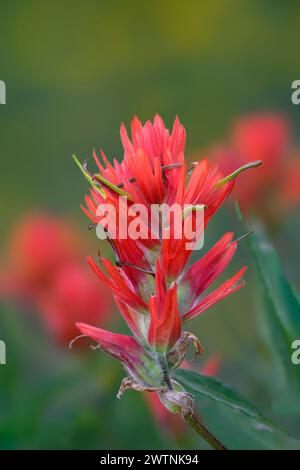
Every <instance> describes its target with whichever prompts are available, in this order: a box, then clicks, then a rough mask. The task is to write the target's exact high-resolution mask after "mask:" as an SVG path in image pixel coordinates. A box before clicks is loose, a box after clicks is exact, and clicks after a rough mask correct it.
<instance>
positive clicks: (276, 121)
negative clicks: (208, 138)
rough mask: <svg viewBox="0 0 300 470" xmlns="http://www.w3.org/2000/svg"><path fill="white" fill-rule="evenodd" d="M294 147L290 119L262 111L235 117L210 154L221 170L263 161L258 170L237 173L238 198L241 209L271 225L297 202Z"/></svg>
mask: <svg viewBox="0 0 300 470" xmlns="http://www.w3.org/2000/svg"><path fill="white" fill-rule="evenodd" d="M293 147H294V140H293V132H292V125H291V123H290V121H289V120H288V119H287V118H285V117H284V116H283V115H281V114H276V113H265V114H263V113H261V114H254V115H249V116H245V117H242V118H240V119H239V120H237V121H236V122H235V123H234V124H233V126H232V128H231V130H230V132H229V136H228V141H227V142H225V143H223V144H220V145H216V146H214V147H213V148H212V149H211V150H210V152H209V153H210V157H211V159H212V161H214V162H216V163H217V164H218V165H219V166H220V168H221V169H222V170H223V171H224V172H231V171H232V170H233V169H234V168H236V167H237V166H240V165H243V164H244V163H246V162H247V161H251V160H257V159H258V160H261V161H262V163H263V167H262V168H261V169H260V171H258V172H253V173H252V174H249V173H244V174H243V175H241V176H240V184H239V185H238V187H237V190H236V191H237V199H238V202H239V204H240V206H241V209H242V210H243V211H246V212H250V211H254V212H257V213H259V214H260V215H262V216H263V217H264V219H265V221H266V222H268V223H270V224H272V223H273V222H276V220H278V218H279V217H280V216H281V215H282V214H283V213H284V212H285V211H286V210H287V209H291V208H293V207H294V206H295V205H296V204H299V202H300V191H299V183H298V182H299V178H297V174H298V176H299V174H300V158H299V157H296V158H295V157H294V156H293V154H294V148H293Z"/></svg>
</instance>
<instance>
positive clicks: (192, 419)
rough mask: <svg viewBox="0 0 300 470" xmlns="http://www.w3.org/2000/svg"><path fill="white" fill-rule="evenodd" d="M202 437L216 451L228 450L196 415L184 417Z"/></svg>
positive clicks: (191, 414)
mask: <svg viewBox="0 0 300 470" xmlns="http://www.w3.org/2000/svg"><path fill="white" fill-rule="evenodd" d="M182 418H183V420H184V421H185V422H186V423H187V424H188V425H189V426H191V427H192V428H193V429H194V431H196V432H197V433H198V434H200V436H201V437H202V438H203V439H204V440H205V441H207V442H208V443H209V444H210V445H211V446H212V447H213V448H214V449H215V450H228V449H226V447H225V446H224V445H223V444H222V443H221V442H220V441H219V440H218V439H217V438H216V437H215V436H214V435H213V434H212V433H211V432H210V431H209V430H208V429H207V428H206V427H205V426H204V424H202V423H201V422H200V421H199V420H198V419H197V418H196V416H195V415H194V413H190V414H188V415H186V416H183V417H182Z"/></svg>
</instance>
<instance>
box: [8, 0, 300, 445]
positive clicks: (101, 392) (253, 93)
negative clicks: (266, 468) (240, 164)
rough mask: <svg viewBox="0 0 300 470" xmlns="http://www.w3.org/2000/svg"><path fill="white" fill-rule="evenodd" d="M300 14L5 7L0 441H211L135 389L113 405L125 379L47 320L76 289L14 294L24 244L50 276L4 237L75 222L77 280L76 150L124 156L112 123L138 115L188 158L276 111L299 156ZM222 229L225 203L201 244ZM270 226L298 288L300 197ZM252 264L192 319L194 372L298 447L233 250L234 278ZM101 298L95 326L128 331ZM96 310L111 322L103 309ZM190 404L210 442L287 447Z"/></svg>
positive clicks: (88, 244)
mask: <svg viewBox="0 0 300 470" xmlns="http://www.w3.org/2000/svg"><path fill="white" fill-rule="evenodd" d="M299 21H300V4H299V2H298V1H296V0H295V1H292V0H287V1H285V2H282V1H274V0H264V1H259V0H251V1H250V0H248V1H247V0H242V1H241V0H218V1H203V2H198V1H196V0H195V1H187V2H179V1H177V0H173V1H151V2H136V1H127V2H121V1H96V0H89V1H87V2H83V1H78V0H72V1H66V0H63V1H56V0H55V1H51V2H50V1H48V2H38V1H37V0H28V1H26V2H22V1H19V0H15V1H14V2H1V5H0V79H1V80H4V81H5V82H6V85H7V104H6V105H1V106H0V152H1V172H0V180H1V199H0V207H1V219H2V223H1V226H0V235H1V281H2V284H3V286H4V287H3V289H2V291H1V294H2V295H1V310H0V339H3V340H5V342H6V345H7V364H6V365H0V384H1V385H0V448H2V449H10V448H13V449H16V448H22V449H24V448H25V449H27V448H59V449H60V448H63V449H92V448H96V449H101V448H109V449H132V448H142V449H151V448H206V446H205V444H203V443H201V442H199V440H198V439H197V437H195V436H194V435H193V433H190V432H189V431H188V430H186V429H185V428H184V429H183V430H178V429H177V430H175V432H174V429H173V430H171V431H170V428H169V427H168V426H166V425H165V423H164V422H163V420H159V419H157V417H156V419H155V417H154V415H153V410H152V408H151V407H149V403H148V402H147V401H146V400H145V399H144V398H143V397H142V396H141V394H137V393H135V392H128V394H125V395H124V397H123V399H122V400H116V392H117V390H118V386H119V382H120V381H121V378H122V376H123V371H122V370H121V367H120V366H119V364H118V363H117V362H116V361H113V360H112V359H111V358H109V357H106V356H105V355H104V353H103V354H102V353H100V352H99V351H91V350H90V349H89V344H88V343H87V344H84V345H81V346H82V347H81V348H80V347H75V348H74V350H73V349H72V350H69V349H68V341H67V339H66V337H64V335H63V334H62V335H60V336H59V335H58V334H57V331H58V329H59V328H57V327H56V325H55V326H53V321H51V315H53V316H54V315H57V312H58V311H59V312H60V314H61V315H65V318H67V319H69V322H74V319H72V312H73V310H72V309H73V308H75V304H76V305H77V306H78V302H80V301H79V300H78V299H77V298H76V297H75V300H74V299H73V300H74V304H72V297H73V295H72V294H73V293H74V295H75V292H74V289H73V285H71V286H69V287H68V288H67V294H66V297H67V301H65V297H64V295H65V290H64V289H65V288H66V286H65V282H64V281H62V286H63V287H62V290H63V292H64V293H63V294H62V297H63V298H64V301H62V302H61V303H60V304H59V306H57V302H56V301H57V299H58V298H59V295H60V294H58V293H57V292H58V291H59V289H58V291H57V290H55V289H54V288H53V287H51V289H52V290H51V289H50V287H49V286H48V285H46V287H45V289H46V290H45V289H44V291H43V296H42V297H43V298H42V300H41V299H40V298H39V299H38V302H31V301H29V302H28V299H26V297H28V295H27V294H28V289H29V287H28V285H26V286H25V287H24V286H23V285H22V286H21V288H20V286H19V285H18V286H17V287H16V285H15V284H16V283H15V280H14V279H12V278H10V274H11V273H10V271H11V265H12V261H11V259H12V258H14V260H15V264H18V260H20V258H22V256H23V255H24V250H25V252H26V253H27V255H28V257H29V259H30V257H31V256H32V257H34V258H35V257H37V258H36V259H35V261H36V260H38V263H37V264H38V266H40V267H43V265H44V266H45V271H46V273H47V272H48V265H47V263H46V261H45V259H44V255H41V254H40V252H37V253H36V252H35V251H34V249H35V247H36V243H35V241H33V242H32V243H31V245H30V247H31V248H32V249H33V251H32V254H31V252H30V250H29V249H28V248H26V246H25V248H24V247H22V243H21V241H20V240H21V239H23V238H22V237H23V234H22V230H21V232H20V231H19V242H18V241H17V242H15V244H12V240H13V235H14V234H15V230H16V226H17V225H18V224H19V220H20V218H22V219H23V220H24V217H25V214H32V213H37V212H38V213H39V214H44V215H45V214H47V216H48V215H50V216H51V217H52V218H54V219H55V220H56V219H57V220H59V221H60V223H61V222H62V223H67V221H69V220H72V224H73V226H72V227H73V228H72V234H73V235H74V234H75V233H76V237H77V236H78V237H79V238H80V240H82V242H80V248H76V249H74V251H73V252H72V254H71V255H70V257H71V258H72V260H71V265H72V266H73V267H74V265H75V268H74V269H75V271H76V270H77V271H78V270H79V271H80V273H81V269H84V267H83V266H85V255H86V254H92V255H96V253H97V248H98V245H99V243H98V241H97V240H96V237H95V233H94V232H93V231H88V221H87V219H86V217H85V215H84V214H83V213H82V212H81V210H80V208H79V205H80V203H81V202H82V200H83V195H84V193H85V192H86V189H87V185H86V182H85V181H84V180H83V178H82V175H81V174H80V173H79V171H78V168H77V167H76V166H75V165H74V162H73V161H72V159H71V155H72V154H73V153H76V154H77V155H78V156H80V158H81V160H84V158H86V157H91V155H92V151H93V148H96V149H99V148H100V147H101V148H103V149H104V151H105V152H106V155H107V156H108V157H109V158H112V157H114V156H116V157H117V158H118V159H120V158H121V157H122V152H121V143H120V138H119V126H120V123H121V122H122V121H124V122H125V124H126V125H127V126H129V123H130V121H131V119H132V118H133V116H134V115H135V114H136V115H138V116H139V118H140V119H141V120H143V121H144V120H146V119H152V118H153V116H154V115H155V113H157V112H158V113H159V114H160V115H161V116H162V117H163V118H164V120H165V123H166V124H167V125H168V126H171V125H172V122H173V120H174V117H175V115H176V114H177V115H178V116H179V117H180V119H181V121H182V122H183V124H184V125H185V127H186V130H187V155H188V156H190V157H189V158H191V159H192V158H193V156H194V155H195V154H197V153H198V152H200V155H202V154H203V151H202V149H206V148H208V147H210V146H211V145H213V144H215V143H216V142H220V141H222V140H223V139H225V138H226V135H227V134H228V130H229V129H230V128H231V126H232V124H233V123H234V122H235V121H236V120H237V119H238V118H239V117H240V116H244V115H248V114H250V113H254V112H255V113H256V112H263V111H268V112H276V113H280V114H282V115H283V116H285V117H286V118H287V119H289V120H290V122H291V123H292V125H293V127H294V131H293V132H294V137H293V139H294V142H293V145H294V148H295V152H294V153H295V155H296V154H297V138H299V134H300V107H297V106H295V105H293V104H292V103H291V83H292V81H293V80H295V79H298V78H299V76H298V75H299V69H300V57H299V54H297V43H298V42H299ZM286 158H287V159H288V158H289V156H288V155H286ZM293 158H294V156H293ZM251 174H253V173H251ZM254 184H256V183H255V180H254ZM274 184H275V183H274ZM256 217H258V218H260V214H259V211H258V213H256ZM249 219H250V218H249ZM51 220H53V219H51ZM263 222H265V221H263ZM250 225H251V222H250ZM45 227H46V228H45ZM232 229H235V231H236V232H237V234H238V235H241V234H242V233H243V228H242V227H241V226H240V225H239V221H238V218H237V216H236V212H235V209H234V199H233V198H232V199H231V200H230V201H229V202H228V204H227V205H226V208H225V209H223V210H222V211H220V213H219V214H218V215H217V216H216V217H215V219H214V220H213V221H212V222H211V225H210V227H209V230H208V231H207V233H206V244H205V246H206V248H209V247H210V246H211V245H212V244H213V242H214V241H215V240H217V238H218V237H220V236H221V235H222V234H223V233H224V232H225V231H226V230H232ZM44 230H45V233H46V235H45V238H46V239H47V240H48V238H49V240H48V242H49V243H50V245H51V243H52V242H51V240H52V241H53V239H52V236H51V235H49V233H52V232H48V229H47V225H46V226H44ZM267 230H268V233H269V235H268V236H269V237H270V238H271V239H272V242H273V243H274V245H275V247H276V250H277V252H278V253H279V255H280V257H281V259H282V263H283V266H284V269H285V272H286V274H287V277H288V278H289V279H290V280H291V281H292V283H293V285H294V288H295V290H296V291H297V289H298V292H299V291H300V287H299V280H300V268H299V266H300V263H299V261H300V253H299V242H298V240H299V236H298V234H299V230H300V213H299V210H298V206H297V204H293V206H292V207H291V208H289V210H281V211H279V214H278V220H277V221H276V224H271V226H268V227H267ZM73 235H72V236H73ZM72 236H71V235H70V239H69V240H70V243H71V239H72ZM47 237H48V238H47ZM76 237H75V238H76ZM83 240H84V241H83ZM45 249H46V252H47V250H48V245H46V248H45ZM22 250H23V251H22ZM105 250H106V247H105V245H101V251H102V252H103V253H105ZM50 258H51V256H50ZM16 260H17V261H16ZM48 261H49V260H48ZM247 262H248V263H249V266H250V269H249V272H248V274H247V279H246V280H247V285H246V287H245V288H244V289H242V290H241V291H239V292H237V293H236V294H235V295H234V296H232V297H230V298H228V299H226V300H225V301H224V302H222V303H221V304H219V305H217V306H216V307H214V308H213V309H212V310H211V311H210V312H208V313H207V314H205V315H203V317H201V318H199V319H198V320H197V321H196V322H195V323H194V331H195V332H196V333H197V334H198V336H199V337H200V340H201V342H202V343H203V345H204V346H205V349H206V352H205V356H204V357H203V359H201V361H200V364H199V367H201V366H203V364H204V363H205V361H206V360H207V359H209V358H212V357H213V358H216V357H217V358H218V359H217V362H218V367H217V368H216V370H215V371H214V373H216V374H217V375H218V377H221V378H222V380H224V381H225V382H226V383H229V384H231V385H232V386H234V387H235V388H236V389H238V390H239V391H240V392H242V393H243V394H244V395H246V396H247V397H248V398H249V399H250V400H251V401H252V402H253V403H255V404H256V405H257V407H258V408H260V409H261V410H263V411H264V413H265V414H266V415H267V416H268V417H270V418H272V419H274V420H275V421H276V422H277V423H278V424H279V425H280V426H282V427H284V429H285V431H286V432H287V433H288V434H289V435H290V436H292V437H293V438H295V439H300V418H299V410H298V412H296V411H295V408H293V407H291V406H290V407H289V406H288V403H289V387H288V385H287V384H284V383H283V379H282V376H281V374H280V373H279V372H278V373H277V369H276V367H274V363H276V360H275V362H274V359H273V355H272V353H271V351H270V348H269V347H268V346H267V344H266V342H265V340H264V328H263V326H262V324H261V318H260V313H261V306H260V304H259V302H258V301H257V297H258V293H257V289H256V283H257V279H256V277H255V272H254V269H253V266H252V264H251V262H252V260H251V256H250V255H249V251H248V248H247V244H246V243H241V244H240V249H239V252H238V255H237V256H236V258H235V261H234V263H233V266H231V268H230V269H232V272H234V269H235V268H236V267H239V266H241V265H243V264H245V263H247ZM24 263H25V262H24ZM21 264H22V263H21ZM25 264H26V263H25ZM22 266H23V264H22ZM26 266H27V265H26ZM30 266H31V265H30ZM23 267H24V266H23ZM19 269H21V268H19ZM24 269H25V268H24ZM28 269H29V268H28ZM30 269H31V267H30ZM32 269H33V268H32ZM41 269H42V268H41ZM230 269H229V272H230ZM77 271H76V272H77ZM24 272H25V274H26V273H27V272H26V270H25V271H24ZM21 274H22V273H21ZM21 274H20V273H19V275H21ZM43 275H44V274H43ZM80 276H81V274H79V277H80ZM75 277H76V276H75ZM68 279H69V278H68ZM76 279H78V278H76ZM80 279H81V278H80ZM19 281H20V279H19ZM78 282H79V285H82V283H81V281H78ZM7 284H8V286H7ZM17 284H18V283H17ZM25 284H26V283H25ZM76 285H78V284H76ZM51 286H52V284H51ZM24 289H25V291H26V295H25V296H24V295H23V290H24ZM47 289H48V291H47ZM68 289H69V290H68ZM88 289H89V288H88ZM99 289H100V286H99ZM20 290H21V291H22V292H21V293H20ZM29 290H30V289H29ZM75 290H76V288H75ZM59 292H60V291H59ZM84 292H85V291H84ZM88 292H89V291H88ZM82 295H83V296H84V294H82ZM101 295H102V293H101ZM106 295H107V294H106V293H103V303H102V301H100V304H101V305H100V306H99V319H98V320H97V322H98V324H101V321H102V320H103V322H105V326H106V327H112V328H114V329H118V330H119V331H122V330H124V331H125V329H124V326H123V325H122V324H121V322H120V321H119V320H118V314H117V312H116V311H115V309H114V307H112V306H109V305H107V303H108V304H109V299H108V300H107V299H106ZM104 297H105V298H104ZM45 299H46V300H45ZM64 302H65V303H64ZM66 302H67V304H68V306H67V307H66V306H65V305H66ZM53 303H54V304H55V305H53ZM83 305H85V303H84V301H83ZM106 309H108V310H109V313H108V314H107V313H106V314H105V315H104V314H102V313H100V311H101V310H106ZM66 310H67V311H68V313H67V314H65V313H64V312H65V311H66ZM70 310H72V312H71V313H70ZM45 312H46V313H45ZM49 318H50V320H49ZM54 323H55V322H54ZM72 324H73V323H72ZM299 337H300V332H299ZM275 365H276V364H275ZM299 367H300V366H299ZM200 406H201V414H202V416H203V417H204V419H205V420H207V423H208V424H210V426H211V427H212V429H213V430H215V432H216V433H217V434H218V435H219V436H220V437H222V436H225V438H228V435H230V439H231V445H232V446H233V447H236V448H261V447H267V448H268V447H272V446H275V447H276V446H277V448H278V447H279V448H285V447H287V446H288V445H289V444H287V443H286V442H283V441H278V442H277V441H276V444H274V443H273V442H272V443H270V442H269V441H268V439H269V437H268V436H267V437H266V442H267V443H262V442H263V441H264V439H261V438H260V437H259V436H258V439H257V441H256V440H255V439H253V438H252V437H251V438H250V437H249V436H248V435H247V431H246V430H245V431H244V432H241V428H240V427H239V425H237V424H236V425H233V426H229V425H228V422H230V421H229V420H230V418H228V416H226V412H224V410H223V409H220V407H218V406H217V405H216V404H215V403H211V402H209V401H203V403H201V404H200ZM175 428H176V425H175ZM229 430H230V431H229ZM231 434H232V435H231ZM264 437H265V436H264Z"/></svg>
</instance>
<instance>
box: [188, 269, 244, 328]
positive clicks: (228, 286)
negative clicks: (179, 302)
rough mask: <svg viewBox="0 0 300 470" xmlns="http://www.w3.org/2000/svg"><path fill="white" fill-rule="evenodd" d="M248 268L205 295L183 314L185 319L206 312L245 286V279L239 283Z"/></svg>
mask: <svg viewBox="0 0 300 470" xmlns="http://www.w3.org/2000/svg"><path fill="white" fill-rule="evenodd" d="M246 270H247V266H245V267H244V268H242V269H241V270H240V271H239V272H237V273H236V274H235V276H233V277H232V278H231V279H228V280H227V281H225V282H224V283H223V284H222V285H221V286H220V287H218V289H216V290H214V291H213V292H211V293H210V294H209V295H207V296H206V297H204V298H203V299H202V300H201V301H200V302H199V303H198V304H197V305H196V306H195V307H194V308H192V309H191V310H189V311H188V312H186V313H185V314H184V315H183V320H184V321H187V320H191V319H192V318H195V317H197V316H198V315H200V313H202V312H205V310H208V309H209V308H210V307H212V306H213V305H215V304H216V303H217V302H220V300H222V299H224V298H225V297H227V296H228V295H230V294H232V293H233V292H234V291H236V290H238V289H240V288H241V287H243V286H244V285H245V282H244V281H242V282H240V283H239V284H237V283H238V281H239V280H240V279H241V277H242V276H243V274H244V273H245V271H246Z"/></svg>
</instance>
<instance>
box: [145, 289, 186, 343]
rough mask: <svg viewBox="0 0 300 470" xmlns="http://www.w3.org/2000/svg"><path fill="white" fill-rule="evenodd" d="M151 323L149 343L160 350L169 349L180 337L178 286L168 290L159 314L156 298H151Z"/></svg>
mask: <svg viewBox="0 0 300 470" xmlns="http://www.w3.org/2000/svg"><path fill="white" fill-rule="evenodd" d="M149 308H150V315H151V323H150V328H149V333H148V340H149V343H150V344H151V345H152V346H153V347H154V348H155V349H158V350H161V351H169V350H170V349H172V347H173V346H174V345H175V343H176V342H177V341H178V339H179V338H180V334H181V318H180V313H179V309H178V302H177V286H176V284H174V285H173V286H172V287H171V288H170V289H169V290H168V292H167V294H166V298H165V302H164V305H163V310H162V312H161V315H160V316H158V312H157V305H156V299H155V298H154V297H151V298H150V303H149Z"/></svg>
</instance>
